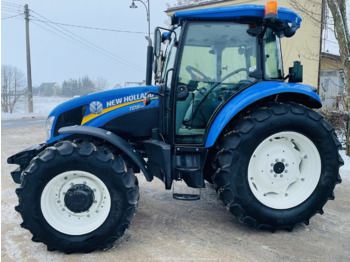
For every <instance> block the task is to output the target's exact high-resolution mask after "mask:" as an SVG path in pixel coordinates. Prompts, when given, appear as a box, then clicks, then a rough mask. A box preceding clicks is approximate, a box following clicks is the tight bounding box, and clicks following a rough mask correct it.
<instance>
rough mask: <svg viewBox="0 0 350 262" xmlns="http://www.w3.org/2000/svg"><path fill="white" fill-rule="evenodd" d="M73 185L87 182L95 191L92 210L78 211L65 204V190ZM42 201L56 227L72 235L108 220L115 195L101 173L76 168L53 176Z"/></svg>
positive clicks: (43, 210)
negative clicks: (111, 195) (100, 176)
mask: <svg viewBox="0 0 350 262" xmlns="http://www.w3.org/2000/svg"><path fill="white" fill-rule="evenodd" d="M73 185H86V186H87V187H89V188H91V190H92V191H93V194H94V201H93V204H92V205H91V207H90V208H89V210H87V211H84V212H79V213H74V212H73V211H71V210H70V209H68V208H67V207H66V206H65V201H64V198H65V194H66V192H67V191H68V190H69V189H70V188H71V187H72V186H73ZM40 204H41V211H42V213H43V216H44V218H45V219H46V221H47V222H48V223H49V224H50V226H52V227H53V228H54V229H56V230H57V231H59V232H61V233H64V234H68V235H83V234H87V233H90V232H92V231H94V230H95V229H97V228H98V227H100V226H101V225H102V224H103V222H104V221H105V220H106V218H107V216H108V214H109V211H110V208H111V197H110V194H109V191H108V189H107V187H106V185H105V184H104V183H103V182H102V181H101V180H100V179H99V178H98V177H96V176H95V175H93V174H91V173H89V172H85V171H80V170H74V171H67V172H64V173H61V174H59V175H57V176H55V177H54V178H52V179H51V180H50V181H49V183H48V184H47V185H46V186H45V188H44V190H43V192H42V194H41V200H40Z"/></svg>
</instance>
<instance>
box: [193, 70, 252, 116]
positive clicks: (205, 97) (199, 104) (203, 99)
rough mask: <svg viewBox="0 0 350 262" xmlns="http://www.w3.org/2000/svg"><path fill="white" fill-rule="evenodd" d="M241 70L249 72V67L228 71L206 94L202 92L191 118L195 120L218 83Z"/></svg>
mask: <svg viewBox="0 0 350 262" xmlns="http://www.w3.org/2000/svg"><path fill="white" fill-rule="evenodd" d="M186 69H187V68H186ZM194 69H195V68H194ZM196 70H197V69H196ZM241 71H246V72H247V73H248V69H247V68H244V67H242V68H238V69H236V70H234V71H232V72H231V73H228V74H227V75H225V76H224V77H223V78H222V79H221V81H220V82H217V83H215V84H214V85H213V86H212V87H211V88H210V89H209V90H208V92H207V93H206V94H205V95H203V94H202V93H201V94H202V95H203V98H202V99H201V101H200V102H199V103H198V106H197V107H196V108H195V110H194V112H193V115H192V117H191V120H192V121H193V120H194V119H195V117H196V115H197V113H198V111H199V112H201V110H200V107H201V105H202V104H203V102H204V101H205V100H206V99H207V98H208V96H209V94H210V93H211V92H212V91H213V90H214V89H215V88H216V87H217V86H218V85H220V84H221V83H222V82H223V81H225V80H226V79H227V78H229V77H231V76H233V75H235V74H237V73H238V72H241ZM203 117H204V116H203V113H202V118H203ZM209 117H210V116H209Z"/></svg>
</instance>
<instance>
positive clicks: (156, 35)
mask: <svg viewBox="0 0 350 262" xmlns="http://www.w3.org/2000/svg"><path fill="white" fill-rule="evenodd" d="M161 43H162V34H161V32H160V30H159V28H158V27H157V28H156V29H155V30H154V55H155V56H156V57H157V58H158V57H159V56H160V47H161Z"/></svg>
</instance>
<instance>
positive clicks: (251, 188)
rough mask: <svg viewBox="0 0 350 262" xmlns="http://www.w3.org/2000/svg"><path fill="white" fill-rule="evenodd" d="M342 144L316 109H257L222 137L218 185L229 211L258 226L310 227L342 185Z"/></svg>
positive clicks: (295, 106)
mask: <svg viewBox="0 0 350 262" xmlns="http://www.w3.org/2000/svg"><path fill="white" fill-rule="evenodd" d="M340 146H341V145H340V143H339V141H338V140H337V138H336V136H335V134H334V129H333V127H332V126H330V125H329V124H328V123H327V122H325V121H324V120H323V118H322V116H321V115H319V114H318V113H316V112H315V111H313V110H311V109H308V108H306V107H304V106H301V105H298V104H294V103H285V104H280V103H271V104H269V105H268V106H266V107H260V108H257V109H253V110H251V111H250V112H249V113H248V115H247V116H246V117H244V118H241V119H239V120H238V121H236V122H235V123H234V124H233V125H232V126H231V128H230V130H227V132H226V133H225V134H224V135H223V136H222V137H221V138H220V140H219V142H218V144H217V150H218V153H217V155H216V158H215V160H214V163H213V167H214V168H215V170H216V172H215V173H214V175H213V177H212V179H213V182H214V186H215V188H216V190H217V191H218V193H219V195H220V198H221V199H222V201H223V203H224V205H225V206H226V207H227V209H228V210H230V211H231V212H232V213H233V214H234V215H235V216H236V217H237V218H238V219H239V220H240V221H241V222H245V223H248V224H251V225H253V226H254V227H255V228H266V229H270V230H272V231H275V230H277V229H288V230H292V229H293V227H294V226H295V225H297V224H299V223H305V224H307V225H308V224H309V220H310V218H311V217H312V216H314V215H315V214H316V213H321V214H322V213H323V210H322V208H323V206H324V205H325V204H326V202H327V201H328V200H329V199H334V194H333V189H334V187H335V185H336V184H337V183H340V182H341V179H340V176H339V167H340V166H341V165H343V160H342V159H341V157H340V155H339V154H338V149H339V148H340Z"/></svg>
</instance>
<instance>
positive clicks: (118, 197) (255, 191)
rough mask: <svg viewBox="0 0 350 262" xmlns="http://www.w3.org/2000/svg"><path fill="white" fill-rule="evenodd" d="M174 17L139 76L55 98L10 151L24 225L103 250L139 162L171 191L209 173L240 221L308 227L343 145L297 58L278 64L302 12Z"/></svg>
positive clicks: (66, 246)
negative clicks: (24, 140)
mask: <svg viewBox="0 0 350 262" xmlns="http://www.w3.org/2000/svg"><path fill="white" fill-rule="evenodd" d="M171 23H172V27H171V29H166V28H159V27H158V28H156V29H155V35H154V46H153V49H154V50H153V51H152V52H153V54H152V55H150V56H148V61H147V65H148V68H147V79H148V83H147V85H146V86H143V87H135V88H124V89H118V90H109V91H104V92H100V93H95V94H90V95H87V96H83V97H79V98H76V99H73V100H71V101H68V102H65V103H63V104H61V105H59V106H57V107H56V108H55V109H54V110H53V111H52V112H51V113H50V115H49V116H48V119H47V123H46V132H47V141H46V143H43V144H39V145H35V146H33V147H31V148H28V149H26V150H24V151H22V152H19V153H17V154H15V155H13V156H11V157H9V159H8V163H11V164H18V165H19V168H18V169H17V170H15V171H13V172H12V173H11V174H12V177H13V180H14V181H15V182H16V183H20V184H21V185H20V187H19V188H17V190H16V193H17V195H18V199H19V204H18V206H16V210H17V211H18V212H19V213H20V214H21V216H22V218H23V223H22V224H21V226H22V227H24V228H26V229H28V230H29V231H30V232H31V233H32V234H33V238H32V240H33V241H37V242H43V243H44V244H46V245H47V248H48V250H60V251H63V252H66V253H72V252H91V251H93V250H95V249H104V248H108V247H111V246H112V245H113V242H114V241H115V240H116V239H118V238H119V237H121V236H122V235H123V234H124V232H125V230H126V229H127V228H128V227H129V224H130V222H131V221H132V219H133V217H134V215H135V212H136V210H137V206H138V199H139V185H138V181H137V178H136V177H135V175H134V173H138V172H142V174H143V175H144V176H145V178H146V180H147V181H149V182H150V181H152V180H153V178H154V177H157V178H159V179H160V180H162V181H163V182H164V184H165V189H171V188H172V185H173V182H174V181H179V180H182V181H184V182H185V183H186V184H187V185H188V186H189V187H191V188H203V187H205V180H206V181H208V182H209V183H212V184H213V185H214V187H215V189H216V191H217V193H218V195H219V197H220V199H221V200H222V202H223V204H224V206H225V207H226V208H227V210H229V211H230V212H231V213H232V214H233V215H235V216H236V217H237V218H238V219H239V221H241V222H244V223H247V224H250V225H251V226H253V227H255V228H259V229H260V228H261V229H268V230H271V231H276V230H278V229H287V230H292V229H293V227H294V226H295V225H297V224H300V223H304V224H306V225H307V224H308V223H309V220H310V218H311V217H312V216H314V215H315V214H316V213H321V214H322V213H323V211H322V208H323V206H324V205H325V204H326V202H327V201H328V200H329V199H334V194H333V190H334V187H335V185H336V184H337V183H340V182H341V179H340V176H339V167H340V166H341V165H342V164H343V161H342V159H341V157H340V156H339V154H338V149H339V148H340V146H341V144H340V143H339V141H338V140H337V138H336V135H335V133H334V129H333V127H332V126H331V125H329V124H328V123H327V122H325V121H324V119H323V117H322V116H321V115H320V114H318V113H317V112H315V111H314V110H313V109H315V108H320V107H321V106H322V105H321V100H320V98H319V96H318V95H317V94H316V92H315V91H316V90H315V89H314V88H312V87H310V86H308V85H304V84H300V82H301V81H302V65H301V64H300V62H298V61H296V62H294V65H293V67H291V68H289V72H287V73H286V74H285V73H284V72H283V65H282V57H281V45H280V38H282V37H292V36H293V35H294V34H295V32H296V31H297V29H298V28H299V26H300V23H301V18H300V16H299V15H298V14H297V13H295V12H293V11H291V10H289V9H286V8H277V4H276V2H274V1H272V2H269V3H267V4H266V6H259V5H242V6H230V7H219V8H210V9H202V10H191V11H182V12H176V13H175V14H174V15H173V16H172V19H171ZM152 75H153V77H154V83H155V85H151V83H150V79H152ZM287 81H288V83H287ZM174 198H175V199H180V200H196V199H198V198H199V196H198V195H196V194H180V193H177V194H174Z"/></svg>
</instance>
